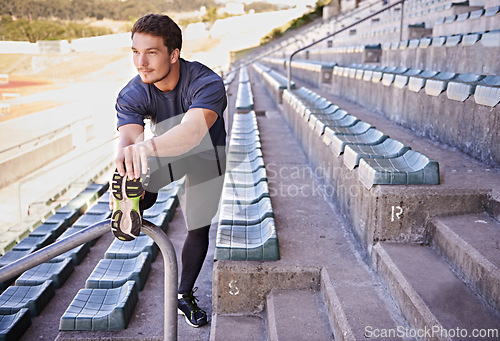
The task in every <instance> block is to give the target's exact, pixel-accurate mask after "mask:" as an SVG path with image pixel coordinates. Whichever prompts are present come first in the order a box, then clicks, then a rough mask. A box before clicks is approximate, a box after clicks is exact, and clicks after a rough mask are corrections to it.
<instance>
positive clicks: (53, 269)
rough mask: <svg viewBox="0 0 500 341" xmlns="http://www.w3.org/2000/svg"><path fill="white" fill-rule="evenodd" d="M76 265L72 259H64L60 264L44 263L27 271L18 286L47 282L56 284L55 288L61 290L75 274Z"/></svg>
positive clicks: (20, 278)
mask: <svg viewBox="0 0 500 341" xmlns="http://www.w3.org/2000/svg"><path fill="white" fill-rule="evenodd" d="M73 270H74V265H73V262H72V260H71V258H66V259H62V260H60V261H59V262H53V263H42V264H40V265H37V266H35V267H34V268H31V269H29V270H26V271H25V272H24V273H23V274H22V275H21V276H19V278H18V279H17V280H16V282H15V284H16V285H19V286H21V285H25V286H29V285H31V286H32V285H40V284H43V283H44V282H45V281H47V280H49V279H50V280H51V281H52V282H53V283H54V287H55V288H56V289H59V288H60V287H62V286H63V284H64V283H65V282H66V280H67V279H68V278H69V276H70V275H71V274H72V273H73Z"/></svg>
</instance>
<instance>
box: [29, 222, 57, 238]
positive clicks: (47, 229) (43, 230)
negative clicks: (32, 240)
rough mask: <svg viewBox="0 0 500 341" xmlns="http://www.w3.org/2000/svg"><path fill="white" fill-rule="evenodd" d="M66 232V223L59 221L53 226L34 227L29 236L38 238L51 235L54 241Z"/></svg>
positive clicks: (45, 224)
mask: <svg viewBox="0 0 500 341" xmlns="http://www.w3.org/2000/svg"><path fill="white" fill-rule="evenodd" d="M65 230H66V223H65V222H64V221H60V222H58V223H55V224H48V223H43V224H41V225H38V226H37V227H35V229H34V230H33V231H32V232H31V233H30V234H29V235H30V236H33V237H40V236H45V235H48V234H50V235H52V237H54V239H56V238H58V237H59V236H60V235H61V234H62V233H63V232H64V231H65Z"/></svg>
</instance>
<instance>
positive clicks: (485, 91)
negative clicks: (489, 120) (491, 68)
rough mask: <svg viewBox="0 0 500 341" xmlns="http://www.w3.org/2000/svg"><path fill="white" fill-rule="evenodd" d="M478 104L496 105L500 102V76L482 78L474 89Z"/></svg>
mask: <svg viewBox="0 0 500 341" xmlns="http://www.w3.org/2000/svg"><path fill="white" fill-rule="evenodd" d="M474 100H475V101H476V103H477V104H482V105H486V106H489V107H494V106H496V105H497V104H498V102H500V76H486V77H485V78H483V79H481V80H480V81H479V82H478V85H477V86H476V90H475V91H474Z"/></svg>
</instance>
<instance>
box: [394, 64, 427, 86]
mask: <svg viewBox="0 0 500 341" xmlns="http://www.w3.org/2000/svg"><path fill="white" fill-rule="evenodd" d="M421 73H422V70H419V69H408V70H407V71H406V72H403V73H402V74H399V75H396V76H395V78H394V86H395V87H396V88H398V89H402V88H404V87H405V86H406V85H407V84H408V82H409V80H410V77H413V76H418V75H419V74H421Z"/></svg>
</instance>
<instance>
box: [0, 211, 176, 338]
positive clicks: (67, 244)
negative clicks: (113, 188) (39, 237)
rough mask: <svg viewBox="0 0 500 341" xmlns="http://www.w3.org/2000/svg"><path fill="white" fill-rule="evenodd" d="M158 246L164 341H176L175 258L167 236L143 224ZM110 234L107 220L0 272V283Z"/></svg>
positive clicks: (22, 259) (109, 224) (149, 223)
mask: <svg viewBox="0 0 500 341" xmlns="http://www.w3.org/2000/svg"><path fill="white" fill-rule="evenodd" d="M141 230H142V231H143V232H144V233H146V234H147V235H148V236H149V237H151V238H152V239H153V241H154V242H155V243H156V244H158V247H159V248H160V251H161V253H162V255H163V260H164V266H165V270H164V271H165V291H164V295H165V308H164V311H165V316H164V328H165V330H164V333H163V334H164V340H177V257H176V255H175V249H174V247H173V245H172V242H171V241H170V239H169V238H168V236H167V235H166V234H165V232H163V231H162V230H161V229H160V228H158V227H157V226H156V225H154V224H152V223H151V222H149V221H147V220H143V222H142V229H141ZM109 231H111V220H110V219H107V220H104V221H101V222H98V223H96V224H93V225H91V226H89V227H86V228H84V229H82V230H81V231H78V232H76V233H74V234H72V235H70V236H68V237H66V238H64V239H61V240H58V241H56V242H54V243H52V244H50V245H49V246H46V247H44V248H43V249H40V250H38V251H36V252H33V253H31V254H29V255H27V256H24V257H22V258H21V259H19V260H17V261H15V262H12V263H10V264H8V265H6V266H4V267H2V268H0V283H2V282H5V281H7V280H9V279H11V278H13V277H15V276H17V275H20V274H22V273H23V272H24V271H26V270H29V269H31V268H33V267H35V266H37V265H40V264H42V263H45V262H47V261H49V260H50V259H52V258H54V257H56V256H59V255H61V254H63V253H65V252H67V251H69V250H72V249H74V248H75V247H77V246H79V245H81V244H85V243H88V242H90V241H92V240H94V239H96V238H99V237H101V236H102V235H104V234H105V233H106V232H109Z"/></svg>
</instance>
